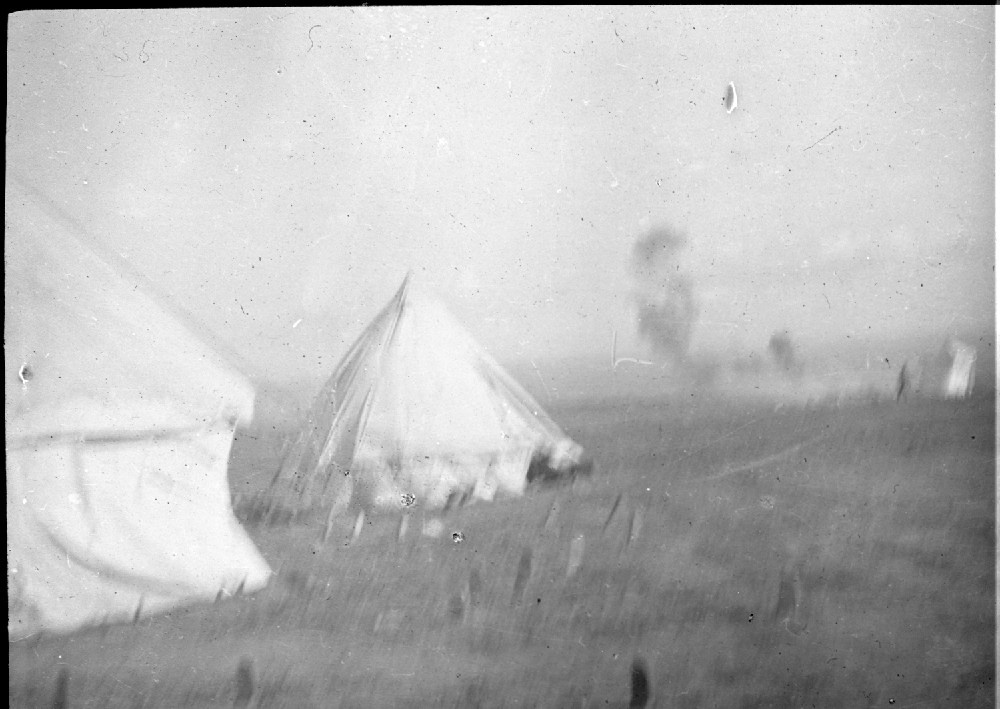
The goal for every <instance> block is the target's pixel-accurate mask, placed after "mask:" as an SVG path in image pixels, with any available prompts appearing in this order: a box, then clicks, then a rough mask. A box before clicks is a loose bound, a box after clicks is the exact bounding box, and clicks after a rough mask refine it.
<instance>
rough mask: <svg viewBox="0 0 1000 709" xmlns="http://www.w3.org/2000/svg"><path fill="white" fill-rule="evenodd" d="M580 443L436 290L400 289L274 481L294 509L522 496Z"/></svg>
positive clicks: (324, 393) (561, 466) (322, 398)
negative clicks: (532, 474)
mask: <svg viewBox="0 0 1000 709" xmlns="http://www.w3.org/2000/svg"><path fill="white" fill-rule="evenodd" d="M581 454H582V449H581V448H580V446H578V445H577V444H576V443H574V442H573V441H572V440H570V439H569V438H567V437H566V436H565V435H564V434H563V432H562V431H561V430H560V428H559V426H557V425H556V424H555V423H554V422H553V421H552V419H550V418H549V416H548V415H547V414H546V413H545V412H544V411H543V410H542V408H541V407H540V406H539V405H538V403H537V402H536V401H535V400H534V399H533V398H532V397H531V396H530V395H529V394H528V393H527V392H526V391H525V390H524V389H523V388H522V387H521V386H520V385H519V384H518V383H517V382H516V381H514V380H513V379H512V378H511V377H510V375H508V374H507V373H506V372H505V371H504V370H503V368H502V367H501V366H500V365H499V364H498V363H497V362H496V361H495V360H494V359H493V358H492V357H490V356H489V354H487V353H486V352H485V351H484V350H483V349H482V348H481V347H480V346H479V345H478V344H477V343H476V342H475V340H474V339H473V338H472V336H471V335H470V334H469V333H468V332H467V331H466V330H465V328H463V327H462V326H461V325H460V324H459V323H458V321H457V320H455V318H454V317H453V316H452V315H451V314H450V313H449V312H448V310H447V309H446V308H445V306H444V305H443V304H442V303H441V302H440V301H439V300H437V299H436V298H434V297H433V296H432V295H431V294H430V293H428V292H426V291H423V290H421V289H419V288H417V287H415V286H413V285H411V279H410V277H409V276H408V277H407V278H406V279H405V280H404V282H403V285H402V286H401V287H400V288H399V291H398V292H397V293H396V295H395V296H394V297H393V298H392V300H391V301H390V302H389V304H388V305H387V306H386V307H385V308H384V309H383V310H382V312H381V313H379V315H378V316H377V317H376V318H375V320H374V321H373V322H372V323H371V324H370V325H369V326H368V327H367V328H366V329H365V331H364V332H363V333H362V334H361V336H360V337H359V338H358V340H357V342H355V343H354V345H353V346H352V347H351V349H350V350H349V351H348V353H347V354H346V356H345V357H344V359H343V360H342V361H341V363H340V364H339V365H338V366H337V368H336V370H335V371H334V373H333V375H332V376H331V377H330V379H329V381H328V382H327V383H326V385H325V386H324V387H323V388H322V390H321V391H320V393H319V395H318V397H317V398H316V402H315V404H314V406H313V408H312V411H311V412H310V414H309V418H308V421H307V422H306V424H305V426H304V427H303V428H302V429H301V432H300V433H299V435H298V437H297V439H296V440H295V441H294V442H293V444H292V446H291V447H290V449H289V451H288V453H287V454H286V456H285V459H284V462H283V464H282V467H281V469H280V470H279V471H278V473H277V475H276V476H275V479H274V483H273V484H272V486H271V496H272V500H273V503H274V504H278V505H282V506H291V507H293V508H296V509H311V508H315V507H327V506H328V507H329V508H330V509H331V510H332V511H337V510H338V509H341V508H343V506H345V505H346V504H347V503H348V502H349V501H350V500H351V498H352V496H354V495H358V497H359V498H360V502H361V503H362V504H363V505H366V506H371V507H375V508H397V509H398V508H402V507H406V506H408V505H411V504H417V505H420V506H422V507H424V508H427V509H440V508H442V507H444V506H446V505H447V504H448V502H449V500H450V499H452V498H453V496H455V495H459V496H462V497H470V498H472V499H482V500H491V499H493V497H494V496H495V495H497V494H498V493H504V494H508V495H513V496H517V495H521V494H523V492H524V490H525V487H526V485H527V475H528V471H529V467H530V466H531V465H532V462H533V461H535V462H536V463H541V464H543V465H546V466H548V467H549V468H550V469H554V470H566V469H568V468H571V467H572V466H574V465H576V464H577V463H579V461H580V458H581Z"/></svg>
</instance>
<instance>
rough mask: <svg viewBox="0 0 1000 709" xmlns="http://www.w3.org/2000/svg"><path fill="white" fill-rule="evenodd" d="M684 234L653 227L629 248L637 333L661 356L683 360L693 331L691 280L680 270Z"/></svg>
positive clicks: (692, 287)
mask: <svg viewBox="0 0 1000 709" xmlns="http://www.w3.org/2000/svg"><path fill="white" fill-rule="evenodd" d="M684 243H685V240H684V236H683V234H680V233H678V232H676V231H674V230H673V229H670V228H669V227H655V228H653V229H651V230H650V231H649V232H648V233H647V234H646V235H645V236H644V237H643V238H641V239H639V240H638V241H637V242H636V243H635V245H634V246H633V247H632V268H633V271H634V274H635V278H636V285H637V288H636V294H635V297H636V314H637V316H638V324H639V334H640V335H642V337H643V338H645V339H646V341H647V342H649V344H650V345H652V347H653V348H654V350H655V351H656V352H657V353H658V354H659V355H662V356H664V357H667V358H669V359H672V360H675V361H678V362H680V361H683V360H684V358H685V356H686V355H687V351H688V345H689V344H690V342H691V334H692V333H693V331H694V322H695V317H696V307H695V298H694V286H693V284H692V282H691V279H690V278H688V277H687V276H685V275H684V274H683V273H681V271H680V250H681V247H683V246H684Z"/></svg>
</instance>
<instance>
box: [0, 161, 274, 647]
mask: <svg viewBox="0 0 1000 709" xmlns="http://www.w3.org/2000/svg"><path fill="white" fill-rule="evenodd" d="M4 208H5V226H4V266H5V285H4V297H5V303H4V350H5V352H4V355H5V356H4V371H5V380H6V381H5V388H6V395H5V407H4V422H5V424H6V453H7V594H8V596H7V597H8V626H7V629H8V636H9V637H11V638H19V637H26V636H29V635H32V634H34V633H37V632H52V633H61V632H70V631H73V630H75V629H77V628H80V627H83V626H87V625H95V624H100V623H104V622H114V621H119V620H133V619H135V618H138V617H140V616H145V615H149V614H153V613H157V612H161V611H164V610H166V609H169V608H172V607H175V606H178V605H181V604H185V603H188V602H192V601H196V600H199V599H205V600H214V599H216V598H218V597H219V596H220V595H221V596H225V595H228V594H232V593H236V592H237V591H238V590H239V589H241V588H242V589H243V590H244V591H251V590H255V589H258V588H261V587H263V586H264V585H265V584H266V583H267V580H268V578H269V576H270V573H271V572H270V569H269V567H268V565H267V563H266V562H265V561H264V559H263V558H262V557H261V556H260V554H259V553H258V551H257V549H256V548H255V547H254V545H253V543H252V542H251V541H250V539H249V538H248V537H247V536H246V534H245V533H244V531H243V530H242V528H241V527H240V526H239V524H238V522H237V521H236V519H235V517H234V516H233V513H232V509H231V504H230V493H229V487H228V483H227V478H226V467H227V463H228V457H229V449H230V446H231V445H232V436H233V429H234V426H235V425H236V423H237V422H238V421H247V420H249V418H250V417H251V415H252V412H253V398H254V392H253V389H252V387H251V386H250V384H249V383H248V382H247V381H246V380H245V379H244V378H243V376H242V375H240V374H239V373H238V372H236V371H235V370H233V369H231V368H230V367H229V366H227V365H226V364H225V363H224V362H223V360H222V359H221V358H220V357H219V356H218V355H216V354H215V353H214V352H213V351H212V350H211V349H210V348H208V347H207V346H206V345H205V344H203V343H202V342H201V341H199V340H198V339H197V338H196V337H195V336H194V335H192V334H191V332H190V331H189V330H188V328H187V327H185V325H184V324H183V323H182V321H181V320H180V319H179V317H177V316H175V315H172V314H170V313H169V312H168V311H167V310H166V309H165V307H164V306H161V305H160V304H159V303H158V302H157V301H156V300H154V299H153V297H152V296H150V295H148V294H146V293H144V292H143V290H141V282H140V279H138V277H130V276H128V275H126V274H125V273H124V268H123V267H115V266H112V265H111V264H112V263H114V259H113V258H112V257H109V256H101V255H98V247H97V245H96V244H94V243H92V242H90V241H88V240H87V237H86V236H84V235H83V233H82V230H80V229H78V228H77V227H76V226H75V225H74V223H73V222H72V221H71V220H69V219H67V218H66V217H64V216H63V215H62V214H60V213H59V211H58V209H56V208H55V207H54V206H53V205H52V204H51V203H48V202H47V201H46V200H45V199H44V198H43V197H41V196H39V195H37V194H35V193H34V192H33V191H31V190H30V188H27V187H24V186H22V185H20V184H18V183H17V182H16V181H15V180H14V179H12V178H11V176H10V175H8V176H7V180H6V189H5V193H4Z"/></svg>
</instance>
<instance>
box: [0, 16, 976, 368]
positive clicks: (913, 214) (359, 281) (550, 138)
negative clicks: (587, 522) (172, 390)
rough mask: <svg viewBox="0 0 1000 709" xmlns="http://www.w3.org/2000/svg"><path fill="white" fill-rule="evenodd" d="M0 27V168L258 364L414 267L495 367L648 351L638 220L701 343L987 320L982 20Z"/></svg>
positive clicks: (348, 329) (470, 19)
mask: <svg viewBox="0 0 1000 709" xmlns="http://www.w3.org/2000/svg"><path fill="white" fill-rule="evenodd" d="M8 33H9V34H8V45H7V47H8V48H7V67H8V68H7V72H8V79H7V145H6V148H7V164H8V169H11V170H14V171H16V172H17V173H19V174H20V175H22V176H23V177H24V179H25V180H26V181H27V182H29V183H30V184H32V185H34V186H35V187H37V188H38V189H39V190H41V191H43V192H45V193H46V194H47V195H48V196H49V197H51V198H52V199H53V200H55V201H56V202H57V203H58V204H60V205H61V206H62V207H63V208H64V209H65V210H66V211H67V212H68V213H69V214H71V215H72V216H74V217H76V218H77V219H78V220H79V221H81V222H82V223H83V224H85V225H86V226H87V227H88V229H89V230H90V232H91V233H92V234H93V235H94V236H95V237H96V238H98V239H100V240H101V241H102V242H104V243H105V244H107V245H108V246H109V247H111V248H112V249H113V250H115V251H116V252H118V253H120V254H122V255H123V256H124V257H125V258H127V260H128V261H129V262H130V263H132V264H133V266H134V267H135V268H136V269H137V270H138V271H140V272H141V273H143V274H145V275H146V276H147V277H148V278H149V279H150V280H151V281H153V282H154V283H155V284H157V285H158V286H159V287H160V288H161V289H162V290H163V291H164V292H165V293H166V294H167V296H168V297H169V298H170V299H171V300H173V301H174V302H176V303H177V304H178V305H179V306H180V307H182V308H183V309H185V310H187V311H189V312H190V313H192V314H193V315H194V316H195V317H196V318H197V319H198V320H199V321H201V322H202V323H204V324H205V325H206V326H207V328H208V329H209V330H211V331H213V332H214V333H215V334H216V335H217V336H218V337H219V339H220V340H222V341H224V342H226V343H228V344H229V346H230V347H231V348H232V349H234V350H235V351H237V352H238V353H239V354H241V355H242V356H243V358H244V359H245V360H246V361H248V362H250V363H251V364H252V366H253V368H254V369H255V370H256V371H255V372H254V373H256V374H261V373H266V374H268V375H270V376H274V377H277V378H281V377H283V376H288V377H292V376H300V375H307V376H310V377H315V376H318V375H319V374H321V373H322V374H325V373H327V372H328V370H329V369H330V368H331V367H332V366H333V365H334V364H335V363H336V360H337V359H338V358H339V356H340V355H341V354H342V353H343V352H344V350H345V348H346V347H347V346H348V345H349V343H350V342H351V341H352V340H353V339H354V338H355V337H356V336H357V335H358V334H359V332H360V331H361V329H362V328H363V326H364V325H365V324H366V323H367V322H368V321H369V320H370V319H371V318H372V317H373V316H374V315H375V313H376V312H377V311H378V309H379V308H381V307H382V305H383V304H384V303H385V301H387V300H388V299H389V298H390V297H391V295H392V294H393V292H394V291H395V289H396V288H397V286H398V284H399V282H400V280H401V279H402V277H403V275H404V274H405V273H406V271H407V270H408V269H411V268H412V269H414V271H415V272H416V273H417V274H418V276H419V277H420V278H421V280H423V282H424V283H425V284H430V285H431V286H432V287H433V288H435V289H436V290H437V291H438V292H439V293H440V294H441V295H443V296H444V297H445V298H446V299H447V301H448V302H449V303H450V305H451V306H452V308H453V310H455V311H456V314H457V315H458V316H459V318H460V319H461V320H463V321H464V322H465V323H466V324H467V325H468V326H469V328H470V329H471V330H472V332H473V333H474V334H475V335H476V336H477V337H478V338H479V339H480V341H481V342H482V343H483V344H484V345H485V346H486V347H487V348H488V349H489V350H490V351H492V352H493V353H494V354H496V355H497V356H498V357H500V358H503V359H514V358H528V357H533V358H549V359H551V358H555V357H562V356H566V355H570V354H579V353H595V354H596V353H600V354H602V355H603V354H604V353H607V352H609V351H610V345H611V337H612V331H614V330H617V332H618V342H619V347H620V349H621V350H624V351H627V352H635V353H636V354H637V355H639V354H643V355H646V356H650V357H654V358H655V355H656V354H657V353H656V352H653V351H652V350H651V345H650V344H649V343H648V342H645V341H643V339H642V337H641V336H640V334H639V332H640V330H639V328H638V326H637V322H636V312H637V308H636V290H637V289H638V288H640V287H641V283H640V282H641V281H642V279H643V278H644V277H645V276H644V274H642V273H638V272H637V270H636V263H635V259H634V258H633V247H634V245H635V244H636V242H638V241H640V240H642V239H644V238H646V237H647V236H648V234H649V233H650V230H651V229H657V228H660V229H662V228H669V229H670V230H672V232H671V233H672V234H675V235H678V236H677V240H676V241H675V242H672V243H674V244H676V245H677V248H675V249H673V250H672V252H671V257H670V259H669V263H667V264H666V265H665V266H664V268H670V269H673V274H674V275H673V276H670V277H667V276H665V278H666V280H663V281H661V282H662V283H666V284H668V285H669V283H673V284H675V285H676V284H678V283H681V284H684V286H685V287H687V288H690V295H691V305H692V308H691V317H692V318H693V319H694V324H693V326H691V328H690V332H689V333H688V340H687V344H686V346H688V347H690V348H691V350H692V351H699V350H709V349H712V350H719V349H722V350H732V349H742V350H748V349H757V350H759V351H762V350H764V349H765V348H766V346H767V342H768V340H769V338H770V336H771V334H772V333H773V332H775V331H776V330H787V331H788V332H790V333H791V335H792V337H793V339H794V340H795V341H796V342H797V343H800V344H801V346H803V347H804V348H807V349H808V348H810V347H812V348H826V347H837V346H840V345H843V344H844V343H846V342H849V341H853V342H855V343H857V342H862V343H869V342H871V343H879V342H883V341H887V340H889V339H893V338H898V337H910V336H915V335H934V336H938V335H941V336H944V335H947V334H961V335H963V336H966V337H979V336H980V335H981V334H983V333H988V332H992V329H993V319H994V308H995V304H994V295H993V288H994V286H993V284H994V269H993V265H994V135H995V133H994V98H995V96H994V85H995V81H994V70H995V50H994V36H995V35H994V10H993V8H991V7H978V8H959V7H944V8H937V9H935V8H931V9H929V10H928V9H927V8H926V7H924V6H921V7H919V8H896V7H892V8H885V7H880V8H865V7H861V8H857V7H855V8H837V9H830V8H827V9H813V8H745V7H741V8H656V9H648V8H633V9H629V8H617V7H616V8H603V9H602V8H582V9H581V8H563V7H559V8H547V9H546V8H489V9H464V8H462V9H455V8H432V9H419V8H404V9H391V8H387V9H380V8H375V9H372V8H356V9H346V10H345V9H337V10H328V11H325V10H313V9H306V10H301V9H299V10H297V9H287V8H285V9H272V10H249V11H247V10H193V11H187V10H184V11H133V12H45V13H28V14H17V15H13V16H10V17H9V27H8ZM729 82H733V83H734V84H735V86H736V91H737V96H738V105H737V108H736V109H735V110H734V111H732V113H727V111H726V109H725V107H724V105H723V100H724V95H725V91H726V87H727V86H728V84H729ZM647 275H648V274H647ZM671 278H672V279H673V280H670V279H671ZM665 287H667V286H665ZM990 337H992V336H991V335H990Z"/></svg>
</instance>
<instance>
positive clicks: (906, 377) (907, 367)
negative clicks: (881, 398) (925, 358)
mask: <svg viewBox="0 0 1000 709" xmlns="http://www.w3.org/2000/svg"><path fill="white" fill-rule="evenodd" d="M922 374H923V366H922V365H921V362H920V360H919V359H909V360H907V361H906V362H904V363H903V368H902V369H900V370H899V381H898V382H897V385H896V401H902V400H904V399H909V398H910V397H912V396H914V395H915V394H916V393H917V392H919V391H920V379H921V375H922Z"/></svg>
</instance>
